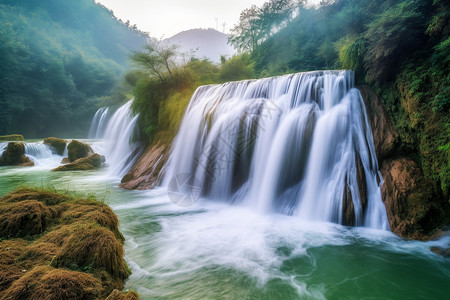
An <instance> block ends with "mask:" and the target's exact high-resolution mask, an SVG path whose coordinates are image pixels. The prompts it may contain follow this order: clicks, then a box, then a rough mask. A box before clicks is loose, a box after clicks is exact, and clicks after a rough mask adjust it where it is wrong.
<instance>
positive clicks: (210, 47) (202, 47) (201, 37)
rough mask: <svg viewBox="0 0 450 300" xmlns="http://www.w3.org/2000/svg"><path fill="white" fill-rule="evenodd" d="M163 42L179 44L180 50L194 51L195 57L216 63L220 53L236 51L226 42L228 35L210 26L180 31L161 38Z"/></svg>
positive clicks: (230, 54)
mask: <svg viewBox="0 0 450 300" xmlns="http://www.w3.org/2000/svg"><path fill="white" fill-rule="evenodd" d="M164 43H170V44H175V45H179V46H180V47H179V48H178V51H180V52H185V53H191V52H194V53H193V54H194V56H195V57H196V58H200V59H202V58H208V59H209V60H211V61H212V62H216V63H218V62H220V56H221V55H224V56H226V57H229V56H232V55H233V54H235V52H236V51H235V49H234V48H233V47H232V46H230V45H229V44H228V35H227V34H224V33H222V32H219V31H217V30H214V29H212V28H209V29H191V30H186V31H182V32H180V33H178V34H176V35H174V36H172V37H170V38H168V39H165V40H163V44H164Z"/></svg>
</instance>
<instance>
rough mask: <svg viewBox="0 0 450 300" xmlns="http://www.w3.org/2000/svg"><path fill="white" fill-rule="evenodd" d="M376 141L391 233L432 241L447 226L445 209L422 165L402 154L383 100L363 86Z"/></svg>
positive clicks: (446, 205)
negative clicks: (436, 233) (435, 234)
mask: <svg viewBox="0 0 450 300" xmlns="http://www.w3.org/2000/svg"><path fill="white" fill-rule="evenodd" d="M359 89H360V91H361V95H362V96H363V99H364V103H365V106H366V110H367V115H368V119H369V123H370V126H371V127H372V133H373V138H374V144H375V150H376V154H377V158H378V164H379V166H380V171H381V174H382V177H383V179H384V183H383V185H382V186H381V193H382V199H383V202H384V204H385V206H386V211H387V216H388V220H389V225H390V229H391V231H392V232H394V233H395V234H397V235H399V236H401V237H404V238H408V239H420V240H425V239H430V238H432V237H433V234H434V233H435V232H436V231H437V230H439V228H440V227H442V226H443V225H445V224H444V223H445V207H447V208H448V203H441V202H439V200H438V199H439V196H438V195H437V193H436V191H435V190H434V189H433V183H432V182H431V181H430V180H428V179H426V178H425V177H424V176H423V173H422V170H421V168H420V165H419V164H418V163H417V162H416V161H415V160H413V159H412V158H411V157H408V154H407V153H403V152H402V150H401V149H400V148H401V141H400V138H399V135H398V133H397V132H396V131H395V128H394V126H393V125H392V123H391V121H390V118H389V115H388V114H387V112H386V110H385V108H384V106H383V104H382V102H381V99H380V98H378V96H377V95H376V93H375V92H374V91H373V90H372V89H371V88H370V87H368V86H360V87H359Z"/></svg>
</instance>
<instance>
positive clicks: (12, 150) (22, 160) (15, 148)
mask: <svg viewBox="0 0 450 300" xmlns="http://www.w3.org/2000/svg"><path fill="white" fill-rule="evenodd" d="M17 165H21V166H34V163H33V162H32V161H31V160H30V159H29V158H28V157H27V156H26V155H25V145H24V144H23V143H19V142H10V143H8V146H7V147H6V150H5V152H3V154H2V157H0V166H17Z"/></svg>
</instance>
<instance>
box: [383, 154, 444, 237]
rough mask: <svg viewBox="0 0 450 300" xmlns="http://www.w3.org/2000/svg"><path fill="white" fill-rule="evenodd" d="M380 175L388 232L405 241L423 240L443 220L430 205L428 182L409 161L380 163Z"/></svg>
mask: <svg viewBox="0 0 450 300" xmlns="http://www.w3.org/2000/svg"><path fill="white" fill-rule="evenodd" d="M380 171H381V174H382V176H383V179H384V184H383V185H382V186H381V194H382V198H383V201H384V204H385V206H386V211H387V215H388V219H389V225H390V228H391V231H392V232H394V233H396V234H398V235H400V236H402V237H405V238H411V239H420V240H423V239H427V237H428V236H429V235H431V234H432V233H434V230H435V229H436V228H437V227H438V226H439V225H441V224H440V222H442V219H443V217H444V214H443V211H442V209H441V207H440V205H439V204H438V203H436V202H435V201H434V199H435V191H433V185H432V182H431V181H430V180H429V179H426V178H425V177H424V176H423V175H422V171H421V169H420V168H419V166H418V164H417V163H416V162H415V161H414V160H412V159H410V158H405V157H401V158H394V159H387V160H384V161H383V163H382V164H381V168H380Z"/></svg>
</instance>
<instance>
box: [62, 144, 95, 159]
mask: <svg viewBox="0 0 450 300" xmlns="http://www.w3.org/2000/svg"><path fill="white" fill-rule="evenodd" d="M67 152H68V158H69V161H70V162H73V161H75V160H77V159H79V158H83V157H87V156H89V155H90V154H92V153H94V151H92V149H91V147H90V146H89V145H88V144H85V143H82V142H80V141H77V140H72V141H71V142H70V143H69V145H68V146H67Z"/></svg>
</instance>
